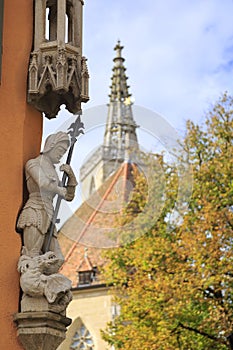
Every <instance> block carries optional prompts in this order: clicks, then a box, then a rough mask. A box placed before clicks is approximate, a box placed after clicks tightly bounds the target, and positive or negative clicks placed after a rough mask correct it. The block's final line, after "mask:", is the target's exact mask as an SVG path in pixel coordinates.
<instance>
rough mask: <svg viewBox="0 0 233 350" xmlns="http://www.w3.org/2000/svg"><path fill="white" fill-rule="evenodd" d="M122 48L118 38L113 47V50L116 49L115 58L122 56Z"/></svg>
mask: <svg viewBox="0 0 233 350" xmlns="http://www.w3.org/2000/svg"><path fill="white" fill-rule="evenodd" d="M123 48H124V46H122V45H121V42H120V40H118V41H117V44H116V46H115V47H114V50H115V51H116V58H122V56H121V51H122V50H123Z"/></svg>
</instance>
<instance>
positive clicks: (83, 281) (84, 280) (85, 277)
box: [78, 271, 93, 286]
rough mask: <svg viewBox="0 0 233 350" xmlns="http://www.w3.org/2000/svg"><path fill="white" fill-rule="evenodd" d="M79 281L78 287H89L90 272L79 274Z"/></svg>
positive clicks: (90, 281)
mask: <svg viewBox="0 0 233 350" xmlns="http://www.w3.org/2000/svg"><path fill="white" fill-rule="evenodd" d="M78 276H79V281H78V284H79V286H83V285H89V284H91V283H92V280H93V278H92V271H87V272H79V274H78Z"/></svg>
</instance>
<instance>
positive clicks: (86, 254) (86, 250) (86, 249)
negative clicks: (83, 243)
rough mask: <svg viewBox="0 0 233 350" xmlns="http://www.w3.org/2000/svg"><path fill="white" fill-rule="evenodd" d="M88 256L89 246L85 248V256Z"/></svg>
mask: <svg viewBox="0 0 233 350" xmlns="http://www.w3.org/2000/svg"><path fill="white" fill-rule="evenodd" d="M87 257H88V248H85V249H84V258H87Z"/></svg>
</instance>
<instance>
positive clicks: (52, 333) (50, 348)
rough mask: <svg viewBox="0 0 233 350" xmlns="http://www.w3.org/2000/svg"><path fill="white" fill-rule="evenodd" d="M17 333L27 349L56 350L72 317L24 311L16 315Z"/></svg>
mask: <svg viewBox="0 0 233 350" xmlns="http://www.w3.org/2000/svg"><path fill="white" fill-rule="evenodd" d="M14 322H15V323H16V325H17V335H18V338H19V340H20V342H21V344H22V346H23V347H24V349H25V350H55V349H57V347H58V346H59V345H60V344H61V342H62V341H63V340H64V339H65V334H66V327H67V326H69V325H70V323H71V319H69V318H67V317H65V316H63V315H59V314H56V313H53V312H43V311H41V312H23V313H17V314H15V315H14Z"/></svg>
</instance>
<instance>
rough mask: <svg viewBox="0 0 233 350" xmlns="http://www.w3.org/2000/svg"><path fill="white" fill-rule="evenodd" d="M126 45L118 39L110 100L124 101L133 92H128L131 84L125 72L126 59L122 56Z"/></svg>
mask: <svg viewBox="0 0 233 350" xmlns="http://www.w3.org/2000/svg"><path fill="white" fill-rule="evenodd" d="M123 48H124V46H121V43H120V41H119V40H118V42H117V45H116V46H115V48H114V50H115V51H116V56H115V58H114V59H113V62H114V67H113V69H112V70H113V75H112V84H111V87H110V88H111V92H110V95H109V97H110V102H114V101H124V100H125V99H127V98H129V97H130V96H131V94H129V92H128V88H129V86H128V85H127V79H128V77H127V76H126V74H125V71H126V68H125V67H124V61H125V59H124V58H123V57H122V55H121V52H122V50H123Z"/></svg>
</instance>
